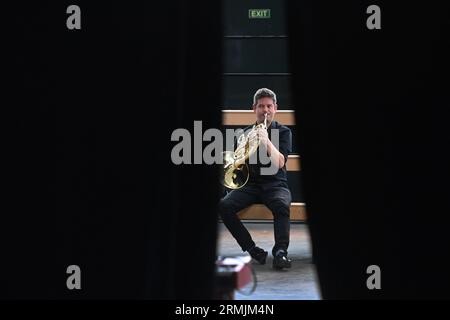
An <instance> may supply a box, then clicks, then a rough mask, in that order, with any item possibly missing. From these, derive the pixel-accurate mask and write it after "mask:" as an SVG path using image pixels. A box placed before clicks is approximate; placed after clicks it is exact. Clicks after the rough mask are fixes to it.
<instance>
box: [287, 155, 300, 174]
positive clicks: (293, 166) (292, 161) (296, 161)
mask: <svg viewBox="0 0 450 320" xmlns="http://www.w3.org/2000/svg"><path fill="white" fill-rule="evenodd" d="M286 170H287V171H300V170H301V167H300V156H299V155H297V154H290V155H288V161H287V162H286Z"/></svg>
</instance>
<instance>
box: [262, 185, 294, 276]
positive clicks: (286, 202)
mask: <svg viewBox="0 0 450 320" xmlns="http://www.w3.org/2000/svg"><path fill="white" fill-rule="evenodd" d="M264 204H265V205H266V206H267V207H268V208H269V209H270V210H271V211H272V214H273V217H274V223H273V227H274V236H275V245H274V247H273V249H272V255H273V257H274V258H273V267H274V268H275V269H283V268H290V267H291V260H290V259H289V258H288V256H287V255H288V251H287V249H288V247H289V237H290V205H291V192H290V191H289V189H288V188H287V187H274V188H270V189H268V190H267V191H265V197H264Z"/></svg>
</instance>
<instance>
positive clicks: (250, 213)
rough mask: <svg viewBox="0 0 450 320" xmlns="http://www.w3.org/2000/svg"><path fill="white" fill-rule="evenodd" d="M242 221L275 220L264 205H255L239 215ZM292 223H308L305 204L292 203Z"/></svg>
mask: <svg viewBox="0 0 450 320" xmlns="http://www.w3.org/2000/svg"><path fill="white" fill-rule="evenodd" d="M238 216H239V218H240V219H241V220H273V215H272V212H271V211H270V210H269V208H267V207H266V206H265V205H263V204H253V205H251V206H250V207H248V208H245V209H244V210H241V211H240V212H239V213H238ZM291 221H306V207H305V204H304V203H303V202H292V203H291Z"/></svg>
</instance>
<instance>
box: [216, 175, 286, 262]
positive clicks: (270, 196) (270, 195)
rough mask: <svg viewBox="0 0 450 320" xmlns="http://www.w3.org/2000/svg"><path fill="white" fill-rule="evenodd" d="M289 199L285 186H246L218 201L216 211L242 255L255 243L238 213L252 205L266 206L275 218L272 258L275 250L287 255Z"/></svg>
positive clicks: (280, 183)
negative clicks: (240, 249)
mask: <svg viewBox="0 0 450 320" xmlns="http://www.w3.org/2000/svg"><path fill="white" fill-rule="evenodd" d="M291 199H292V198H291V192H290V191H289V188H288V185H287V184H286V183H285V182H276V183H273V182H271V183H255V182H253V183H251V182H249V183H247V184H246V185H245V186H244V187H242V188H241V189H237V190H233V191H231V192H230V193H228V194H227V195H226V196H225V197H224V198H223V199H222V200H220V203H219V208H218V211H219V215H220V217H221V218H222V221H223V222H224V224H225V226H226V227H227V228H228V230H229V231H230V233H231V234H232V235H233V237H234V238H235V239H236V241H237V242H238V244H239V245H240V246H241V248H242V251H247V250H249V249H250V248H252V247H253V246H254V245H255V242H254V241H253V239H252V237H251V235H250V233H249V232H248V230H247V228H246V227H245V226H244V224H243V223H242V222H241V220H240V219H239V217H238V216H237V213H238V212H239V211H240V210H242V209H244V208H246V207H248V206H250V205H251V204H254V203H262V204H264V205H266V206H267V207H268V208H269V209H270V210H271V211H272V214H273V218H274V221H273V229H274V236H275V245H274V247H273V249H272V254H273V255H275V253H276V252H277V250H280V249H282V250H286V251H287V249H288V246H289V233H290V205H291Z"/></svg>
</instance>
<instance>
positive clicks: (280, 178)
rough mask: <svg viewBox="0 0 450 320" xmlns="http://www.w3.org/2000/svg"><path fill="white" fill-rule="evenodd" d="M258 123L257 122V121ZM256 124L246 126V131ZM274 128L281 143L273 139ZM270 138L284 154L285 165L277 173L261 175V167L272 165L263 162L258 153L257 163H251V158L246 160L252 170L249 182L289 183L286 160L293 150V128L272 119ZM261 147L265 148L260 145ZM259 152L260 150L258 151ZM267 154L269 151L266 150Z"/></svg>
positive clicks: (269, 129) (269, 130) (269, 131)
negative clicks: (277, 143)
mask: <svg viewBox="0 0 450 320" xmlns="http://www.w3.org/2000/svg"><path fill="white" fill-rule="evenodd" d="M255 124H256V123H255ZM253 126H254V125H250V126H248V127H246V128H244V132H247V131H248V130H251V129H252V128H253ZM272 129H276V130H278V136H279V145H278V146H277V145H276V141H273V140H272ZM267 131H268V135H269V139H270V140H271V141H272V143H273V144H274V145H275V147H277V148H278V151H279V152H280V153H281V154H282V155H283V156H284V166H283V167H282V168H280V169H278V171H277V173H276V174H273V175H261V168H263V167H270V164H261V163H260V159H259V155H257V163H255V164H250V163H249V160H247V161H246V163H247V165H248V167H249V171H250V177H249V182H253V183H271V182H275V183H276V182H286V183H287V174H286V162H287V160H288V155H289V154H290V153H291V152H292V132H291V129H289V128H288V127H286V126H283V125H282V124H280V123H278V122H277V121H272V123H271V124H270V126H269V128H268V129H267ZM260 148H265V147H262V146H260ZM261 152H264V150H261ZM256 153H257V154H259V150H258V151H257V152H256ZM266 154H267V151H266Z"/></svg>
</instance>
